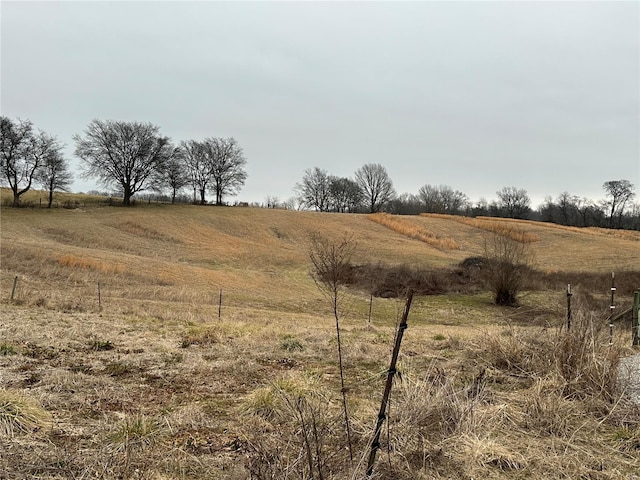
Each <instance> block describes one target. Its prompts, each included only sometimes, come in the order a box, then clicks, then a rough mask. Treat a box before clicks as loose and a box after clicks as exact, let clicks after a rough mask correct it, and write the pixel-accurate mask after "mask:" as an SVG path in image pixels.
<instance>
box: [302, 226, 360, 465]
mask: <svg viewBox="0 0 640 480" xmlns="http://www.w3.org/2000/svg"><path fill="white" fill-rule="evenodd" d="M355 249H356V242H355V240H354V239H353V237H351V236H349V235H345V236H344V237H343V238H342V239H341V240H340V241H338V242H334V241H331V240H329V239H327V238H326V237H323V236H322V235H320V234H314V235H312V236H311V248H310V250H309V257H310V259H311V263H312V265H313V269H312V271H311V276H312V277H313V280H314V281H315V283H316V285H317V286H318V288H319V289H320V291H322V292H323V293H324V294H325V295H326V296H327V298H328V299H329V301H330V302H331V309H332V311H333V316H334V318H335V321H336V336H337V343H338V366H339V369H340V385H341V389H340V391H341V393H342V409H343V413H344V423H345V431H346V436H347V445H348V448H349V456H350V457H351V460H352V461H353V448H352V443H351V426H350V423H349V411H348V409H347V390H346V388H345V382H344V368H343V363H342V342H341V338H340V304H341V300H342V298H343V297H344V295H345V293H346V292H345V288H344V278H345V275H346V273H347V270H348V268H349V266H350V264H351V257H352V256H353V254H354V253H355Z"/></svg>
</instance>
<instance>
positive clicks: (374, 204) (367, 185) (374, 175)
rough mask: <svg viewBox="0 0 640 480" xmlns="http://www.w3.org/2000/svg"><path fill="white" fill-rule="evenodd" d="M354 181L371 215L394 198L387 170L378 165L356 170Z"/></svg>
mask: <svg viewBox="0 0 640 480" xmlns="http://www.w3.org/2000/svg"><path fill="white" fill-rule="evenodd" d="M355 179H356V182H357V183H358V185H359V186H360V189H361V190H362V194H363V196H364V198H365V201H366V204H367V208H368V210H369V212H371V213H375V212H379V211H380V210H381V209H382V208H383V207H384V206H385V204H386V203H387V202H389V201H390V200H391V199H393V197H394V196H395V190H394V189H393V182H392V181H391V179H390V178H389V174H388V173H387V169H386V168H384V167H383V166H382V165H380V164H379V163H368V164H366V165H363V166H362V167H360V168H359V169H358V170H356V173H355Z"/></svg>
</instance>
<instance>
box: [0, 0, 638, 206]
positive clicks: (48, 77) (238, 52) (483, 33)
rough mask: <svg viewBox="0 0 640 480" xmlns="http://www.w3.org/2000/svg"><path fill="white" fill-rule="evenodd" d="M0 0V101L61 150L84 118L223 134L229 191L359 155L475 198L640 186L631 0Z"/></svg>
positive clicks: (409, 181)
mask: <svg viewBox="0 0 640 480" xmlns="http://www.w3.org/2000/svg"><path fill="white" fill-rule="evenodd" d="M0 16H1V29H2V33H1V40H2V44H1V68H2V70H1V97H0V107H1V111H2V114H3V115H6V116H9V117H12V118H15V117H20V118H23V119H27V118H28V119H30V120H32V121H33V122H34V124H35V125H36V126H37V127H39V128H41V129H43V130H45V131H47V132H49V133H51V134H53V135H56V136H57V137H58V138H59V139H60V140H61V141H62V142H64V143H66V144H67V145H68V148H67V152H68V156H69V158H70V159H71V158H73V157H72V154H73V141H72V138H71V137H72V135H73V134H75V133H81V132H82V131H83V130H84V128H85V127H86V126H87V124H88V123H89V122H90V121H91V120H92V119H94V118H98V119H114V120H128V121H133V120H135V121H145V122H152V123H154V124H157V125H159V126H160V128H161V132H162V133H163V134H164V135H167V136H170V137H171V138H172V139H173V140H174V141H175V142H179V141H180V140H186V139H196V140H201V139H203V138H205V137H209V136H233V137H235V138H236V139H237V140H238V142H239V144H240V145H241V146H242V147H243V148H244V152H245V156H246V158H247V172H248V179H247V182H246V184H245V186H244V188H243V189H242V191H241V193H240V195H238V197H236V198H237V199H238V200H241V201H257V202H262V201H264V199H265V197H266V196H267V195H276V196H278V197H280V198H281V199H282V200H285V199H287V198H289V197H290V196H292V195H293V187H294V185H295V183H296V182H298V181H300V179H301V178H302V175H303V172H304V170H305V169H307V168H313V167H320V168H323V169H326V170H327V171H328V172H329V173H330V174H333V175H338V176H352V175H353V172H354V171H355V170H356V169H357V168H359V167H361V166H362V165H364V164H365V163H381V164H383V165H384V166H385V167H386V168H387V170H388V172H389V176H390V177H391V179H392V180H393V182H394V186H395V188H396V190H397V191H398V193H403V192H408V193H417V192H418V189H419V188H420V187H421V186H422V185H424V184H446V185H450V186H451V187H453V188H455V189H458V190H461V191H462V192H464V193H466V194H467V195H468V196H469V197H470V198H471V199H472V200H473V201H476V200H478V199H479V198H480V197H485V198H487V199H488V200H492V199H495V198H496V195H495V192H496V190H498V189H500V188H502V187H504V186H515V187H518V188H524V189H526V190H527V191H528V192H529V195H530V196H531V197H532V198H533V199H534V203H535V204H536V205H537V203H539V202H541V201H542V199H543V198H544V196H545V195H551V196H553V197H554V198H555V197H556V196H557V195H558V194H559V193H560V192H562V191H565V190H566V191H569V193H571V194H575V195H580V196H587V197H589V198H592V199H594V200H597V199H600V198H603V196H604V193H603V191H602V184H603V183H604V182H605V181H607V180H613V179H621V178H626V179H628V180H630V181H631V182H632V183H634V184H635V185H636V188H637V190H636V191H638V189H640V3H638V2H635V1H629V2H614V1H603V2H407V3H400V2H389V3H381V2H349V3H338V2H292V3H275V2H258V3H254V2H226V3H222V2H180V1H175V2H88V1H87V2H10V1H2V2H1V4H0ZM73 162H74V165H75V162H76V160H75V159H74V160H73ZM74 188H75V190H76V191H80V190H82V191H87V190H90V189H92V188H95V184H94V183H92V182H85V181H77V182H76V183H75V185H74ZM230 200H231V199H230Z"/></svg>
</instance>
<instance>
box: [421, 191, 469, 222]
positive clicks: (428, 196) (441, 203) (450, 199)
mask: <svg viewBox="0 0 640 480" xmlns="http://www.w3.org/2000/svg"><path fill="white" fill-rule="evenodd" d="M418 197H419V198H420V200H421V201H422V204H423V206H424V211H425V212H427V213H447V214H451V215H459V214H460V213H462V212H463V211H465V210H466V209H467V207H468V206H469V198H468V197H467V196H466V195H465V194H464V193H462V192H460V191H458V190H453V188H451V187H450V186H448V185H439V186H435V185H423V186H422V187H420V190H419V191H418Z"/></svg>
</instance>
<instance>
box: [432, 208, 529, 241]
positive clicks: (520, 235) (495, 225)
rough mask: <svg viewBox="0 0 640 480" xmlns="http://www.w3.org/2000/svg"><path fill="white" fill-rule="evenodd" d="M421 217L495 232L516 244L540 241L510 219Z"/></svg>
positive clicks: (452, 216)
mask: <svg viewBox="0 0 640 480" xmlns="http://www.w3.org/2000/svg"><path fill="white" fill-rule="evenodd" d="M420 215H421V216H424V217H432V218H444V219H448V220H453V221H455V222H458V223H462V224H464V225H469V226H471V227H475V228H480V229H482V230H486V231H488V232H493V233H495V234H498V235H502V236H505V237H508V238H511V239H512V240H515V241H516V242H521V243H532V242H537V241H539V240H540V237H538V235H536V234H535V233H532V232H527V231H525V230H524V229H522V228H518V227H516V226H514V223H515V222H519V221H518V220H516V221H515V222H512V221H510V219H498V218H493V217H476V218H471V217H463V216H460V215H447V214H443V213H421V214H420Z"/></svg>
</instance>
